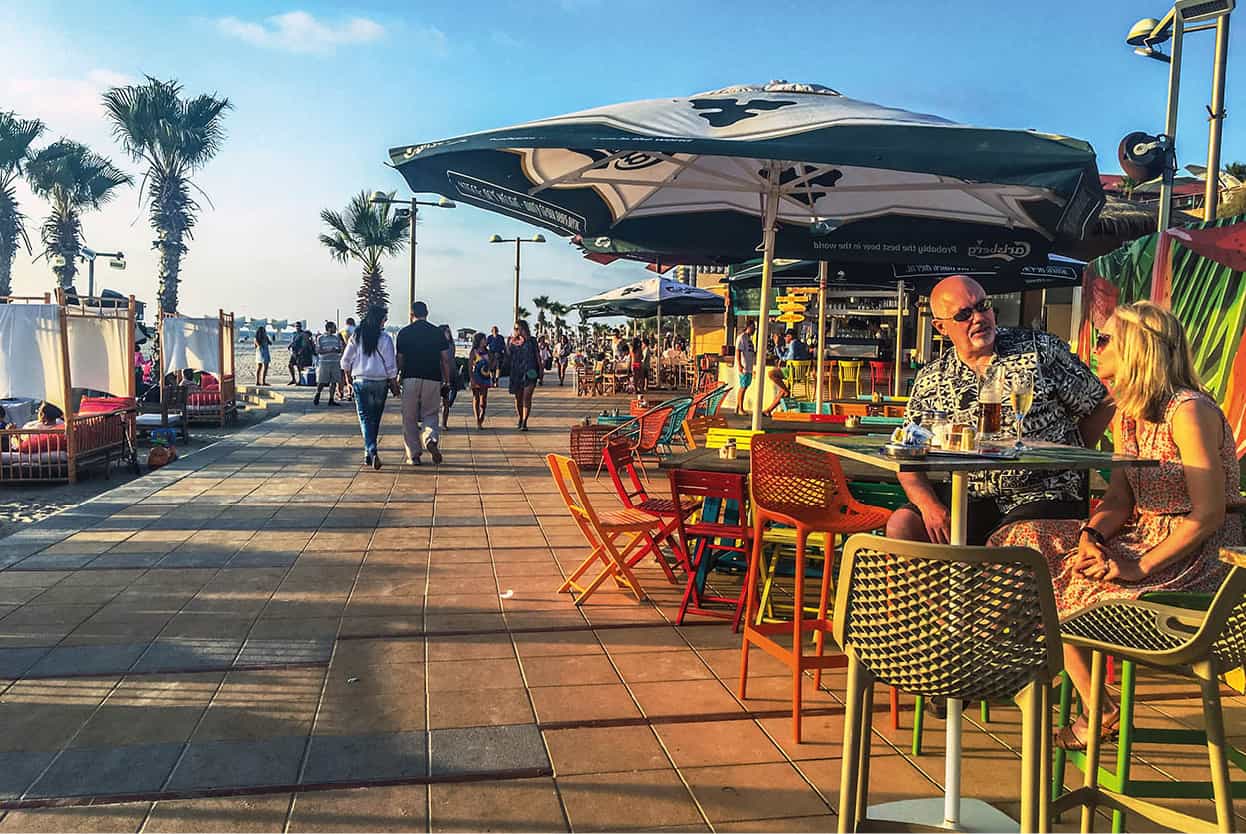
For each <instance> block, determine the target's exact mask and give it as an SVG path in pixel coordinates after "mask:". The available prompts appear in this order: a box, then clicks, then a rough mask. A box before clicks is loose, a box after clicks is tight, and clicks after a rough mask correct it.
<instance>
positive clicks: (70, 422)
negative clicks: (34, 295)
mask: <svg viewBox="0 0 1246 834" xmlns="http://www.w3.org/2000/svg"><path fill="white" fill-rule="evenodd" d="M56 300H57V302H58V303H57V318H58V319H59V320H60V327H61V362H62V363H64V365H63V367H64V373H62V374H61V382H62V385H63V391H64V396H65V466H66V470H67V474H68V476H69V482H70V483H71V484H72V483H77V481H78V462H77V461H76V460H74V457H75V456H74V451H75V450H74V417H73V395H74V394H73V391H74V388H73V379H72V378H71V377H70V373H69V317H68V315H66V313H65V298H64V295H63V294H62V292H61V291H60V290H58V291H57V299H56Z"/></svg>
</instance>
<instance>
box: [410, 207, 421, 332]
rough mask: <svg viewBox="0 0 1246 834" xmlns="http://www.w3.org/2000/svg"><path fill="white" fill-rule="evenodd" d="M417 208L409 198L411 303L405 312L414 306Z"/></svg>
mask: <svg viewBox="0 0 1246 834" xmlns="http://www.w3.org/2000/svg"><path fill="white" fill-rule="evenodd" d="M418 211H419V208H418V207H417V206H416V204H415V198H414V197H412V198H411V280H410V282H409V284H408V287H407V289H408V290H410V296H411V303H410V306H408V307H407V312H408V313H409V312H410V311H411V307H414V306H415V214H416V212H418Z"/></svg>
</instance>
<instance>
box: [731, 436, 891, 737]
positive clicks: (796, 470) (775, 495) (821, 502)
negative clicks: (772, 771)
mask: <svg viewBox="0 0 1246 834" xmlns="http://www.w3.org/2000/svg"><path fill="white" fill-rule="evenodd" d="M749 457H750V478H749V481H750V498H751V499H752V504H753V551H752V555H751V557H750V558H749V565H748V577H747V579H746V580H745V585H746V586H747V588H748V599H747V603H746V605H745V616H744V640H743V644H742V646H741V649H740V698H741V699H743V698H746V697H748V694H747V684H748V653H749V646H750V645H753V644H756V645H757V646H759V647H761V648H763V649H764V650H765V651H766V652H767V653H768V654H771V655H774V656H775V657H777V658H779V659H780V660H781V661H783V663H784V664H785V665H787V667H788V668H789V669H791V670H792V731H793V737H794V739H795V741H796V742H797V743H800V738H801V737H800V717H801V716H800V708H801V682H802V680H803V678H804V673H805V670H806V669H813V670H816V671H815V676H814V677H815V684H816V685H820V684H821V682H822V671H821V670H823V669H829V668H837V667H842V666H843V665H844V664H845V662H846V661H845V658H844V657H843V656H842V655H835V656H832V657H824V656H823V644H824V641H825V636H826V634H827V633H828V632H829V631H830V630H831V623H830V621H829V620H828V619H827V617H826V612H827V602H828V599H829V594H830V586H831V570H832V567H833V564H832V561H833V558H834V553H835V550H834V547H833V544H834V538H835V536H836V535H837V534H843V535H848V534H851V533H860V532H866V531H870V530H878V529H881V528H883V527H884V526H886V524H887V519H888V518H890V517H891V511H890V510H885V509H883V508H881V507H871V506H869V505H868V504H862V503H860V502H859V501H857V500H856V499H855V498H853V497H852V494H851V493H850V492H849V491H848V483H847V480H846V479H845V478H844V472H843V469H842V468H841V467H840V465H839V459H838V458H837V457H836V456H835V455H833V454H831V453H829V452H822V451H818V450H817V449H812V448H810V447H808V446H801V445H800V444H798V443H797V442H796V437H795V436H794V435H766V434H759V435H756V436H755V437H753V438H752V448H751V449H750V452H749ZM770 524H786V525H788V526H790V527H794V528H796V565H797V567H796V571H795V575H794V582H795V590H794V592H793V603H792V621H791V623H784V622H779V623H758V622H757V613H758V611H759V601H758V591H757V584H758V579H759V576H760V572H761V563H762V545H763V540H764V539H765V534H766V528H767V527H768V526H769V525H770ZM812 535H821V536H823V537H825V542H824V547H823V554H822V581H821V585H822V588H821V595H820V597H819V602H818V609H817V615H816V616H815V617H813V618H810V619H805V616H804V593H805V569H804V565H805V558H806V556H805V552H806V546H807V542H808V540H809V537H810V536H812ZM808 632H813V634H814V645H815V647H816V654H815V655H806V654H805V653H804V638H805V634H806V633H808ZM788 633H790V634H791V635H792V645H791V647H790V648H788V647H786V646H783V645H781V644H780V643H778V642H777V641H776V640H775V639H774V638H775V636H777V635H781V634H788Z"/></svg>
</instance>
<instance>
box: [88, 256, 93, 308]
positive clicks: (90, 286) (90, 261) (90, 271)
mask: <svg viewBox="0 0 1246 834" xmlns="http://www.w3.org/2000/svg"><path fill="white" fill-rule="evenodd" d="M94 297H95V258H87V298H94Z"/></svg>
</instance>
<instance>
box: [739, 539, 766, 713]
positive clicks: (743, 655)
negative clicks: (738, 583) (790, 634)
mask: <svg viewBox="0 0 1246 834" xmlns="http://www.w3.org/2000/svg"><path fill="white" fill-rule="evenodd" d="M765 529H766V523H765V521H764V520H762V519H760V518H759V519H758V520H757V522H756V523H755V524H754V526H753V552H752V554H751V555H750V556H749V560H748V572H747V573H746V574H745V575H744V586H745V588H747V589H748V596H747V597H746V599H745V603H744V639H743V640H741V641H740V699H741V700H743V699H744V698H747V697H748V695H747V691H748V647H749V635H748V630H749V627H750V626H751V625H752V624H753V608H754V606H756V605H757V566H758V563H759V562H760V561H761V550H762V542H761V537H762V533H763V532H765Z"/></svg>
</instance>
